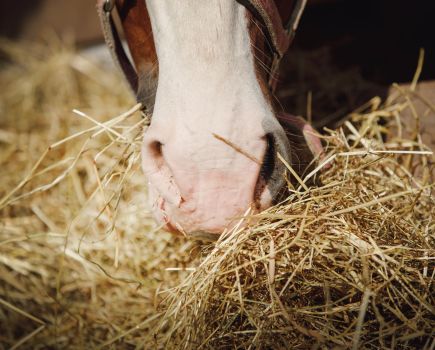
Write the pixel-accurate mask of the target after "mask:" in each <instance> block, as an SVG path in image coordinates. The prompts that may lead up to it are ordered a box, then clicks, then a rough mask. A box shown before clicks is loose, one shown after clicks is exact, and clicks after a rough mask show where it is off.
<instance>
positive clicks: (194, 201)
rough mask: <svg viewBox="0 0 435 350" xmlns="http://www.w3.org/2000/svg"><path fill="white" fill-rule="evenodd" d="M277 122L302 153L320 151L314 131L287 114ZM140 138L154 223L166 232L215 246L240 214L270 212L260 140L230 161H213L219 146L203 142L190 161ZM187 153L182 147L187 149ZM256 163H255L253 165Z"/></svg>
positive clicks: (182, 154)
mask: <svg viewBox="0 0 435 350" xmlns="http://www.w3.org/2000/svg"><path fill="white" fill-rule="evenodd" d="M278 119H279V120H280V121H281V122H282V124H283V125H284V126H285V124H291V125H292V126H293V127H294V128H298V129H299V130H301V132H302V134H303V135H304V138H305V140H306V142H307V145H308V148H309V150H310V151H311V153H312V154H313V156H315V157H319V158H320V157H321V156H322V154H323V148H322V145H321V142H320V139H319V137H318V136H317V135H318V134H317V133H316V131H315V130H314V129H313V128H312V127H311V126H310V125H309V124H308V123H306V122H305V121H304V120H303V119H302V118H300V117H295V116H292V115H288V114H282V115H279V117H278ZM153 140H155V139H154V138H153V132H151V133H148V132H147V133H146V134H145V137H144V144H143V148H142V164H143V170H144V172H145V174H146V176H147V177H148V181H149V182H148V184H149V186H148V191H149V193H148V196H149V201H150V204H151V206H152V210H153V214H154V216H155V218H156V219H157V221H158V222H159V223H161V224H162V225H163V226H164V228H165V229H166V230H168V231H170V232H174V233H182V234H185V235H187V236H190V237H194V238H197V239H205V240H216V239H217V238H218V237H219V235H220V234H221V233H222V232H223V231H224V230H225V229H228V230H230V229H231V228H232V227H234V225H236V224H237V223H239V222H240V220H241V219H242V217H243V215H244V213H246V211H247V210H248V209H249V208H251V209H252V210H251V212H250V213H255V212H259V211H261V210H264V209H266V208H268V207H270V206H271V205H272V204H273V201H274V198H273V196H272V195H271V191H270V190H269V187H270V185H271V184H270V183H267V182H266V181H264V179H263V178H262V176H261V174H260V170H261V168H262V164H261V161H258V160H260V159H261V160H263V159H264V157H265V154H266V151H267V150H266V147H267V144H266V142H265V141H264V140H260V141H259V142H255V143H253V144H252V145H251V147H250V148H249V149H246V153H249V154H250V155H252V157H247V156H246V154H242V153H240V152H237V151H234V150H231V151H232V153H226V154H227V155H228V154H229V155H230V156H228V157H229V158H231V159H223V160H222V161H220V160H219V159H216V158H215V157H216V154H219V152H218V151H217V150H218V149H219V148H216V147H229V146H228V145H225V144H219V143H217V144H213V143H212V142H209V143H208V145H212V146H210V147H211V148H210V150H207V149H204V148H206V147H200V148H199V149H198V150H196V151H195V152H192V154H193V155H194V156H191V157H189V152H187V153H188V155H187V156H186V155H185V153H186V152H180V151H179V148H180V145H174V146H171V145H170V144H168V145H164V146H162V145H161V144H160V143H158V142H156V141H153ZM177 146H178V147H177ZM187 147H188V146H187ZM256 159H258V160H257V161H255V160H256Z"/></svg>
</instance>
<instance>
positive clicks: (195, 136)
mask: <svg viewBox="0 0 435 350" xmlns="http://www.w3.org/2000/svg"><path fill="white" fill-rule="evenodd" d="M305 3H306V0H206V1H202V0H180V1H175V0H97V9H98V13H99V16H100V19H101V23H102V28H103V33H104V36H105V39H106V43H107V44H108V46H109V48H110V51H111V53H112V57H113V59H114V60H115V62H116V63H117V64H118V65H119V67H120V68H121V70H122V71H123V73H124V75H125V77H126V78H127V80H128V82H129V84H130V87H131V89H132V91H133V92H134V93H135V95H136V97H137V100H138V101H139V102H140V103H142V106H143V108H144V110H145V111H146V112H147V113H150V114H152V118H151V123H150V125H149V127H148V129H147V130H146V131H145V133H144V136H143V144H142V150H141V151H142V168H143V171H144V173H145V175H146V177H147V179H148V191H149V194H148V196H149V199H150V202H151V206H152V208H153V213H154V216H155V217H156V219H157V221H158V222H160V223H162V225H163V226H164V227H165V228H166V230H169V231H172V232H179V233H182V234H186V235H189V236H191V237H196V238H200V239H216V238H217V237H218V236H219V234H220V233H222V232H223V231H224V230H225V229H230V228H231V227H233V226H234V225H235V224H236V223H237V222H239V221H240V218H241V217H243V215H244V214H245V213H246V212H249V211H250V212H251V213H252V212H259V211H261V210H264V209H266V208H268V207H270V206H271V205H273V204H275V203H277V202H278V201H279V200H280V199H281V198H282V196H283V194H284V193H285V188H286V186H287V183H288V179H287V177H286V176H285V173H286V163H287V164H295V163H296V162H297V160H298V157H299V155H298V152H297V149H296V150H295V147H294V146H292V143H293V142H292V135H293V134H295V133H296V131H298V132H299V134H300V135H302V136H303V138H304V142H306V145H307V147H308V149H309V150H310V152H311V153H312V154H313V156H314V157H320V156H321V154H322V152H323V150H322V145H321V142H320V139H319V137H318V136H317V134H316V132H315V131H314V129H313V128H312V127H311V126H310V125H309V124H308V123H307V122H306V121H305V120H303V119H302V118H300V117H295V116H292V115H289V114H285V113H283V112H282V111H279V107H278V104H277V103H276V100H275V99H274V90H275V88H276V85H277V81H278V71H279V63H280V60H281V58H282V57H283V55H284V54H285V52H286V51H287V49H288V47H289V45H290V43H291V41H292V39H293V37H294V34H295V31H296V28H297V25H298V22H299V19H300V16H301V14H302V12H303V9H304V7H305ZM115 13H116V14H117V17H118V25H117V24H116V23H117V21H116V19H115V18H116V16H115ZM119 27H122V28H119ZM121 29H122V31H123V35H124V38H125V40H126V42H127V45H128V49H129V52H130V55H128V54H127V53H126V52H125V51H124V47H123V45H122V42H121V38H120V34H119V31H120V30H121ZM130 58H131V59H130ZM284 128H286V130H287V132H286V130H285V129H284ZM288 129H292V130H293V131H294V132H292V133H291V134H290V135H289V134H288Z"/></svg>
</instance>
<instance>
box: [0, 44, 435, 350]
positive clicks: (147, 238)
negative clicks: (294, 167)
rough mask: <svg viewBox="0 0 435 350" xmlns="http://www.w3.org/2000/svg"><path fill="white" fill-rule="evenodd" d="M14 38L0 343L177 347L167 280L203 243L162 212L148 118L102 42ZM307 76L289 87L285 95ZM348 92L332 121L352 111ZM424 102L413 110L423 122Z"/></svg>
mask: <svg viewBox="0 0 435 350" xmlns="http://www.w3.org/2000/svg"><path fill="white" fill-rule="evenodd" d="M48 47H49V48H50V49H49V50H47V48H48ZM0 50H1V51H3V52H6V55H7V56H8V57H9V59H10V61H11V62H12V65H11V64H10V62H9V63H8V64H7V65H6V64H5V65H4V66H3V69H2V70H1V71H0V79H1V82H2V86H7V87H8V88H7V89H6V90H4V91H3V92H2V95H1V96H0V115H1V119H0V184H1V185H0V281H1V283H0V321H1V322H0V349H16V348H20V349H21V348H23V349H24V348H29V349H30V348H32V349H39V348H40V349H42V348H44V349H47V348H59V349H61V348H69V349H76V348H77V349H79V348H106V347H107V348H117V349H118V348H125V349H130V348H131V349H134V348H135V349H138V348H145V349H149V348H163V347H164V346H163V345H161V344H163V343H158V339H157V338H154V339H155V343H153V340H152V339H153V336H152V335H151V336H150V334H149V332H150V329H151V328H152V327H151V326H152V325H154V323H155V322H156V321H158V320H159V318H160V317H161V315H162V313H161V310H160V306H161V303H162V300H163V296H162V295H163V294H164V293H163V291H165V293H166V294H168V293H169V294H171V288H174V287H175V286H177V285H179V284H182V282H183V281H185V280H186V278H187V276H189V275H190V273H191V268H192V266H196V264H198V259H199V257H200V255H201V253H202V251H203V246H202V245H201V244H200V243H199V242H193V241H188V240H186V239H185V238H183V237H174V236H172V235H170V234H168V233H165V232H162V231H160V230H159V227H156V224H155V223H154V221H153V220H152V218H151V215H150V213H149V210H148V208H147V205H146V203H145V202H146V201H145V198H146V188H145V186H144V184H145V183H146V181H145V179H144V177H143V175H142V173H141V170H140V166H139V162H138V159H139V157H140V152H139V150H140V137H141V132H142V131H143V128H144V126H145V123H146V119H143V118H142V117H141V115H140V113H139V112H137V108H136V110H135V109H134V107H133V106H134V105H135V102H134V100H133V99H132V97H131V96H130V95H129V93H128V89H127V88H126V85H125V84H123V83H122V82H121V81H122V79H121V78H120V76H119V75H118V74H117V73H116V72H114V71H113V70H112V69H111V68H107V67H110V63H107V56H106V55H104V54H103V56H102V57H103V58H100V59H95V57H101V56H100V53H98V52H100V51H98V50H88V51H87V52H84V53H82V54H81V55H77V54H76V53H75V51H74V49H73V48H71V47H69V46H68V45H65V44H64V43H61V42H55V43H50V46H47V45H46V44H36V43H34V44H32V45H30V46H29V45H26V46H24V47H23V46H20V45H16V44H12V43H8V42H2V43H1V48H0ZM303 55H306V53H300V54H298V53H296V54H295V56H294V57H296V58H295V60H299V62H300V59H301V57H303ZM311 55H314V54H311ZM317 55H321V52H320V53H318V54H317ZM317 57H318V56H317ZM316 59H318V58H316ZM101 60H103V61H105V62H106V63H105V64H103V65H102V64H101ZM306 62H309V60H308V61H306ZM102 67H103V68H102ZM331 69H334V68H331ZM348 73H349V72H348ZM313 74H317V73H315V72H314V73H313ZM358 74H359V73H358V72H356V73H355V74H354V75H352V74H350V73H349V75H338V76H336V78H337V80H336V81H335V82H332V81H331V80H329V82H328V84H329V85H328V84H326V82H323V83H324V85H322V87H323V90H322V89H319V90H317V91H316V92H315V93H316V99H315V100H313V101H320V100H319V99H318V97H319V96H321V95H322V94H323V95H324V96H327V97H328V99H329V100H334V96H331V94H333V93H334V91H336V90H334V89H332V88H331V85H330V84H336V85H335V86H337V84H346V83H349V86H356V85H358V84H366V82H365V81H364V80H363V79H362V78H361V77H359V75H358ZM308 76H309V75H308ZM312 79H313V80H311V81H316V82H322V81H321V80H319V78H318V76H317V75H316V77H315V78H312ZM298 84H300V80H298V81H297V82H296V83H295V82H293V85H292V83H289V84H288V86H284V87H282V88H281V98H282V100H283V104H284V105H286V103H285V100H286V99H287V100H289V99H291V98H292V97H294V96H295V89H296V86H298ZM398 89H400V88H392V90H391V92H390V94H395V93H397V91H398ZM434 92H435V81H428V82H423V83H421V84H419V85H418V87H417V90H416V93H417V94H416V96H415V101H416V102H415V107H416V109H417V110H416V113H417V114H418V115H420V116H422V117H421V126H420V127H421V131H422V135H423V139H424V141H425V143H426V144H427V145H429V146H430V147H431V148H432V149H435V143H434V141H435V139H434V138H433V135H434V134H435V122H434V121H435V107H434V104H435V93H434ZM328 94H329V95H328ZM372 97H374V96H370V98H372ZM298 98H299V100H298ZM335 98H336V100H335V101H334V104H335V105H334V106H332V107H331V106H330V107H329V108H330V109H333V108H336V112H334V113H332V114H330V123H332V125H334V123H337V121H340V120H341V121H343V120H344V119H345V117H346V115H347V112H349V111H348V110H346V109H345V110H341V109H340V108H339V105H338V104H339V102H340V101H341V100H342V98H343V96H335ZM346 99H352V90H349V93H348V95H347V96H346ZM295 100H296V101H298V102H297V103H299V107H300V108H305V106H306V100H305V101H304V99H302V98H301V97H300V96H299V97H297V98H296V99H295ZM289 103H290V102H289ZM319 103H320V102H319ZM317 108H319V107H315V108H312V110H313V111H316V110H317ZM73 109H75V110H77V112H72V110H73ZM129 110H130V112H129V113H127V114H126V113H125V112H126V111H129ZM411 112H412V111H411ZM411 112H410V111H409V110H408V111H405V113H404V114H403V118H404V120H409V125H410V126H409V132H410V133H411V131H412V123H413V122H414V120H413V117H412V115H410V114H409V113H411ZM313 120H316V119H315V118H313ZM317 123H320V122H317ZM406 124H407V123H405V125H406ZM317 125H318V126H320V124H317ZM328 125H331V124H328ZM405 129H406V126H405ZM405 131H406V130H405ZM432 169H433V164H432ZM432 176H433V175H432ZM430 186H433V180H432V182H431V185H430ZM427 215H428V218H432V215H434V213H429V214H427ZM432 220H433V218H432ZM428 227H432V229H433V225H432V226H430V225H429V226H428ZM432 243H433V242H432ZM432 248H433V246H432ZM432 252H433V250H432ZM427 261H429V260H427ZM427 268H429V276H430V273H431V271H432V273H433V264H432V265H430V264H429V267H428V266H426V269H427ZM426 275H427V271H426ZM432 279H433V275H432ZM432 289H433V281H432ZM429 291H430V290H429ZM428 299H429V301H428V302H429V306H432V307H433V306H434V305H433V304H432V305H430V298H429V297H428ZM409 321H410V322H411V321H412V320H409ZM308 335H310V334H308ZM305 336H307V335H306V334H305ZM434 344H435V343H433V342H432V343H429V342H427V343H426V345H427V349H429V348H430V346H432V348H433V346H434ZM260 348H261V347H260ZM300 348H303V347H300ZM320 348H323V347H320ZM404 348H406V347H404ZM407 348H412V347H411V346H408V347H407Z"/></svg>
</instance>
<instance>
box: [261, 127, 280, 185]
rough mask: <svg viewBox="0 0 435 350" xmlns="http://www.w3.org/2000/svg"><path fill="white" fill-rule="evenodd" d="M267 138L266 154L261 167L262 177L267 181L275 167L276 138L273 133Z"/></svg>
mask: <svg viewBox="0 0 435 350" xmlns="http://www.w3.org/2000/svg"><path fill="white" fill-rule="evenodd" d="M265 138H266V143H267V145H266V153H265V154H264V158H263V162H262V164H261V168H260V177H261V178H262V179H263V180H264V181H265V182H266V183H267V182H268V181H269V179H270V177H271V176H272V173H273V170H274V169H275V158H276V155H275V152H276V151H275V140H274V137H273V135H272V134H267V135H266V136H265Z"/></svg>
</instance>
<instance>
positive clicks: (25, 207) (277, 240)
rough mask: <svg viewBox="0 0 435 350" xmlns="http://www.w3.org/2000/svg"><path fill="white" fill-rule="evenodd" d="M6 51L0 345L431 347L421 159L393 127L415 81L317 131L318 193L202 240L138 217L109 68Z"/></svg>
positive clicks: (117, 91)
mask: <svg viewBox="0 0 435 350" xmlns="http://www.w3.org/2000/svg"><path fill="white" fill-rule="evenodd" d="M1 46H2V51H5V52H6V54H7V55H8V57H9V58H10V59H11V61H13V64H11V65H9V66H7V67H6V68H4V69H3V70H2V71H1V72H0V74H1V75H0V79H1V81H2V85H3V86H8V90H7V92H6V93H4V94H2V96H1V98H0V111H1V114H2V120H1V121H0V147H1V148H0V149H1V153H0V183H1V184H2V185H1V188H0V232H1V236H0V280H1V284H0V285H1V288H0V320H1V322H0V344H2V345H1V346H0V348H18V347H20V348H32V349H33V348H47V347H56V348H106V347H112V348H146V349H149V348H175V349H178V348H184V349H197V348H204V349H219V348H225V349H226V348H239V349H245V348H252V349H254V348H258V349H269V348H270V349H284V348H286V349H287V348H300V349H306V348H321V349H327V348H328V349H329V348H334V347H335V348H353V349H359V348H398V349H400V348H404V349H405V348H419V349H420V348H421V349H432V348H433V347H434V346H435V340H434V335H435V334H434V325H435V321H434V308H435V300H434V295H435V293H434V275H435V269H434V260H433V259H434V255H435V254H434V253H435V251H434V243H435V242H434V226H435V220H434V214H435V212H434V207H435V206H434V198H433V190H434V185H433V155H432V152H431V151H430V150H429V149H428V148H427V147H426V146H424V145H423V144H422V143H421V142H420V139H419V137H418V134H415V135H413V136H412V137H410V138H409V139H404V136H403V133H402V130H404V127H403V126H402V125H401V124H400V114H401V113H402V112H403V111H404V110H406V109H409V108H411V109H412V99H411V98H410V96H411V95H413V94H415V92H412V94H411V92H409V91H407V90H403V89H402V90H400V89H398V90H397V96H396V97H394V98H391V99H389V100H388V101H386V102H385V103H383V104H381V103H380V101H379V99H377V98H374V99H373V100H372V101H370V102H369V103H368V104H367V105H366V106H363V107H362V108H361V109H360V110H358V111H356V112H355V113H354V114H353V115H352V116H351V117H352V121H351V122H346V124H345V125H344V126H343V127H342V128H341V129H338V130H335V131H332V130H329V131H327V133H326V136H325V141H326V142H327V144H328V148H327V156H326V158H325V160H324V162H328V163H329V164H330V166H329V168H327V169H326V170H324V171H323V172H319V169H320V167H317V168H316V169H314V170H313V171H312V172H311V173H310V174H305V178H303V179H302V180H304V181H305V182H306V183H307V181H308V180H309V179H310V178H312V177H320V179H321V182H322V186H319V187H310V188H309V189H308V191H306V190H304V188H303V186H302V185H300V186H299V188H297V187H296V188H294V189H292V192H291V193H290V195H289V197H288V198H287V199H286V200H285V201H284V202H283V203H281V204H280V205H278V206H276V207H274V208H270V209H269V210H267V211H265V212H263V213H260V214H258V215H256V219H255V220H251V216H250V214H249V213H247V214H246V217H245V218H244V220H246V221H247V222H248V223H249V222H251V223H250V224H249V225H248V226H247V227H246V228H235V229H234V230H232V231H231V232H228V233H226V234H225V235H224V236H222V237H221V238H220V240H219V241H218V242H217V243H215V244H201V243H199V242H194V241H189V240H186V239H184V238H183V237H181V238H180V237H175V236H172V235H170V234H168V233H165V232H162V231H160V230H159V227H156V224H155V223H154V221H153V220H152V218H151V216H150V213H149V211H148V209H147V206H146V205H145V202H146V200H145V197H146V189H145V188H144V184H145V182H146V181H145V179H144V177H143V175H142V173H141V171H140V162H139V158H140V141H141V134H142V132H143V129H144V128H145V127H146V124H147V122H148V119H147V118H142V116H141V115H140V113H139V112H138V106H134V102H133V101H132V99H131V97H130V96H129V95H128V93H127V92H126V91H127V89H126V87H125V86H124V85H123V84H120V80H121V79H120V77H119V76H117V75H116V74H115V75H114V74H112V73H108V72H104V71H102V70H101V69H100V68H98V67H97V66H96V65H95V64H93V63H92V62H90V61H88V60H87V59H85V58H84V57H82V56H80V55H77V54H76V53H74V51H73V50H72V49H71V48H69V47H65V46H63V45H61V44H58V45H54V46H53V44H52V43H51V44H50V45H49V46H47V45H41V44H32V45H29V44H26V45H16V44H11V43H8V42H2V45H1ZM132 106H134V107H132ZM74 108H75V109H77V111H76V112H75V113H73V112H71V110H72V109H74ZM126 111H128V112H126ZM114 115H116V117H113V116H114ZM417 117H418V116H417ZM381 119H387V122H388V123H390V124H394V125H395V127H396V130H398V131H397V133H396V136H394V135H390V136H389V137H388V141H385V140H384V138H385V135H386V133H387V128H386V127H385V126H383V124H382V123H381ZM416 120H418V118H417V119H416ZM390 130H392V129H390ZM59 140H60V141H59ZM50 145H51V146H50ZM254 222H255V223H254Z"/></svg>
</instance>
